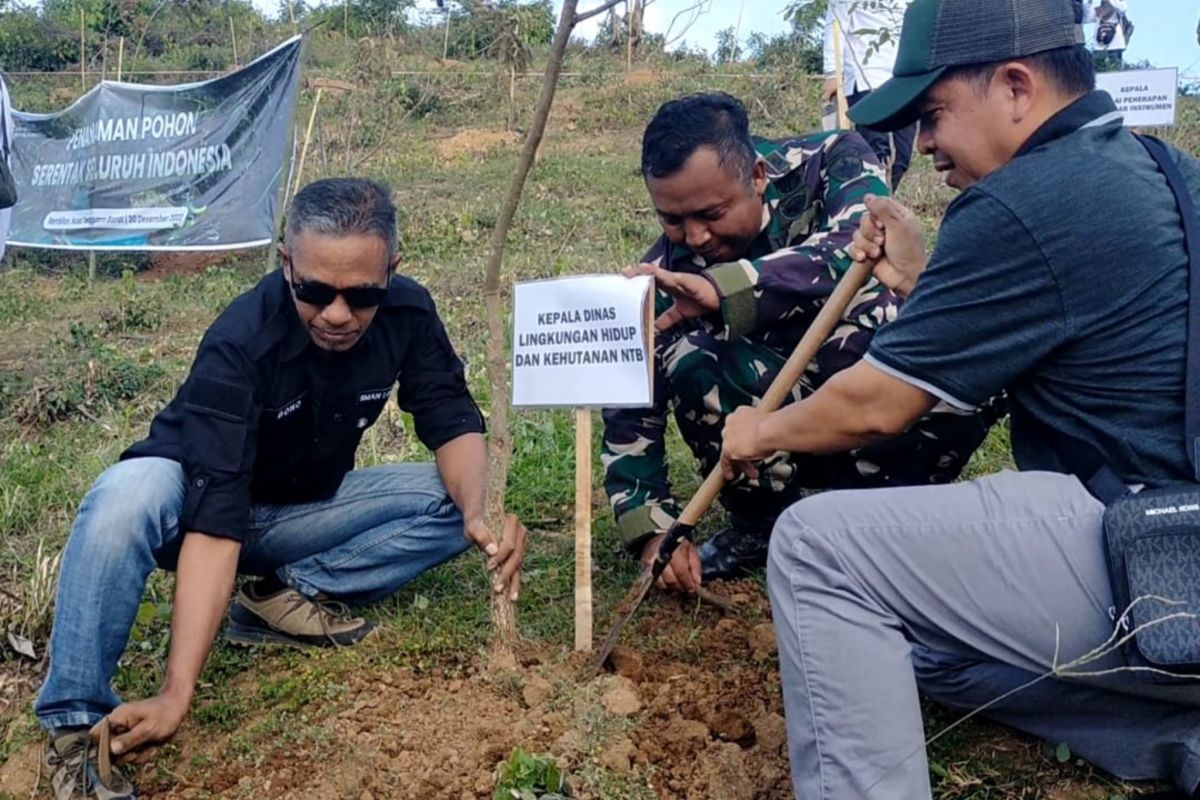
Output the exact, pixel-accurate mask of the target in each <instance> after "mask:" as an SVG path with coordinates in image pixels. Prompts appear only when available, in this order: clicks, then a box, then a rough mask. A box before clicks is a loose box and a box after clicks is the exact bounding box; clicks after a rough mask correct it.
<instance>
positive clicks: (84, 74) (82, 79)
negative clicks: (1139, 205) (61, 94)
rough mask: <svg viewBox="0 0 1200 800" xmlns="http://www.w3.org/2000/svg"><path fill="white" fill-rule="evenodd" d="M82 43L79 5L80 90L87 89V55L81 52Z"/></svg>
mask: <svg viewBox="0 0 1200 800" xmlns="http://www.w3.org/2000/svg"><path fill="white" fill-rule="evenodd" d="M84 45H85V43H84V38H83V6H80V7H79V91H80V92H86V91H87V68H86V66H85V64H86V62H87V56H86V55H85V54H84V52H83V48H84Z"/></svg>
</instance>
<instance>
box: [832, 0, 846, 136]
mask: <svg viewBox="0 0 1200 800" xmlns="http://www.w3.org/2000/svg"><path fill="white" fill-rule="evenodd" d="M833 53H834V63H835V64H836V67H835V69H836V70H837V74H836V79H837V115H838V127H839V128H841V129H843V130H849V129H850V113H849V111H850V109H849V106H848V105H847V103H846V81H845V76H844V75H843V74H842V69H843V67H844V64H843V57H842V56H843V54H842V21H841V20H840V19H838V18H837V17H836V16H834V18H833Z"/></svg>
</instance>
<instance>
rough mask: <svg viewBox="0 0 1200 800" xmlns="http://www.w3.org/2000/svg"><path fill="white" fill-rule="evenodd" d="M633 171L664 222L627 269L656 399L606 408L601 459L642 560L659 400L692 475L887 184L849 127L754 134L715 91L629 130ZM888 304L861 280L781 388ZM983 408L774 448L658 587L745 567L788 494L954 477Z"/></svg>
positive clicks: (814, 304)
mask: <svg viewBox="0 0 1200 800" xmlns="http://www.w3.org/2000/svg"><path fill="white" fill-rule="evenodd" d="M642 171H643V175H644V176H645V178H646V182H647V187H648V189H649V190H650V195H651V199H652V200H653V201H654V205H655V208H656V210H657V211H658V214H659V221H660V223H661V224H662V226H663V231H664V233H663V236H662V237H661V238H660V239H659V241H658V242H657V243H656V244H655V245H654V246H653V247H652V248H651V249H650V251H649V252H648V253H647V254H646V255H645V256H644V257H643V259H642V261H643V262H644V263H643V264H642V265H641V266H640V267H638V268H636V269H633V270H627V274H635V273H636V274H654V275H655V276H656V283H657V287H658V291H657V297H656V301H657V302H656V313H657V322H656V325H655V327H656V330H657V334H656V339H655V381H654V388H655V403H654V407H653V408H650V409H609V410H606V411H605V412H604V423H605V429H604V449H603V452H602V456H601V457H602V460H603V462H604V466H605V470H606V475H605V488H606V489H607V491H608V495H609V498H610V501H611V503H612V507H613V511H614V513H615V514H616V517H617V521H618V525H619V527H620V530H621V533H622V536H623V539H624V540H625V542H626V545H627V546H628V547H629V549H630V550H631V551H633V552H642V553H643V558H647V557H649V556H650V555H651V554H652V553H653V552H655V551H656V550H657V539H656V538H655V535H656V534H660V533H661V532H662V531H664V530H665V529H666V528H668V527H669V526H670V524H671V522H672V521H673V520H674V519H675V517H676V515H677V514H678V512H679V507H678V505H677V504H676V501H675V500H674V498H673V497H672V494H671V484H670V481H669V479H668V476H667V468H666V461H665V434H666V425H667V414H668V410H673V411H674V415H675V420H676V423H677V425H678V426H679V430H680V433H681V434H682V436H683V438H684V440H685V441H686V442H687V444H688V445H689V447H690V448H691V450H692V452H693V453H694V454H695V456H696V458H697V460H698V461H699V466H700V469H701V471H702V472H704V473H707V472H708V471H709V470H711V469H712V468H713V467H714V466H715V465H716V464H717V463H718V462H719V459H720V452H721V429H722V427H723V425H724V421H725V417H726V415H727V414H729V413H730V412H732V411H733V409H735V408H737V407H738V406H742V405H750V404H756V403H758V401H759V400H760V399H761V398H762V396H763V394H764V393H765V391H766V388H767V386H768V385H769V384H770V382H771V380H772V379H773V378H774V377H775V375H776V373H777V372H778V371H779V369H780V368H781V367H782V366H783V363H784V361H785V360H786V359H787V357H788V355H789V354H790V353H791V352H792V350H793V349H794V347H795V346H796V343H797V342H798V341H799V340H800V338H801V337H802V336H803V335H804V332H805V331H806V330H807V328H808V326H809V325H810V324H811V323H812V321H813V319H815V317H816V315H817V313H818V311H819V310H820V309H821V307H822V305H823V304H824V302H825V300H826V298H828V296H829V295H830V293H831V292H832V291H833V288H834V286H835V285H836V283H837V281H838V279H839V278H840V277H841V276H842V275H843V274H844V273H845V272H846V270H847V269H848V268H849V266H850V259H849V258H848V256H847V255H846V252H845V248H846V247H847V246H848V245H849V244H850V242H851V239H852V237H853V234H854V231H855V230H856V229H857V227H858V220H859V217H860V216H861V215H862V213H863V212H864V211H865V206H864V205H863V197H864V196H865V195H867V194H868V193H870V194H876V195H886V194H887V186H886V185H885V183H884V181H883V169H882V167H881V166H880V165H879V162H878V160H877V159H876V157H875V155H874V154H873V153H872V151H871V149H870V147H869V146H868V145H867V143H866V142H865V141H864V140H863V139H862V138H861V137H860V136H859V135H857V134H854V133H846V132H831V133H818V134H813V135H809V136H800V137H795V138H790V139H783V140H779V141H768V140H765V139H752V138H751V137H750V135H749V132H748V127H747V121H746V113H745V109H744V108H743V107H742V105H741V103H739V102H738V101H737V100H736V99H734V98H732V97H730V96H728V95H723V94H710V95H694V96H689V97H684V98H681V99H678V100H675V101H672V102H670V103H667V104H666V105H664V106H663V107H662V108H660V109H659V111H658V114H657V115H656V116H655V119H654V120H653V121H652V122H651V123H650V126H649V127H648V128H647V130H646V134H645V137H644V139H643V151H642ZM714 290H715V291H714ZM899 306H900V300H899V298H898V297H897V296H896V295H895V294H893V293H892V292H891V291H890V290H888V289H886V288H884V287H883V286H882V285H880V284H879V283H878V282H876V281H875V280H873V279H872V281H871V282H870V283H869V284H868V285H867V286H866V287H864V289H863V290H862V291H861V292H860V293H859V294H858V295H857V296H856V297H855V298H854V300H853V301H852V302H851V304H850V307H849V309H848V310H847V312H846V313H845V315H844V317H843V319H842V322H841V324H840V325H839V326H838V327H837V329H836V330H835V332H834V333H833V335H832V336H831V337H830V339H829V340H828V341H827V342H825V344H824V345H823V346H822V347H821V348H820V350H819V351H818V353H817V355H816V357H815V358H814V359H813V361H812V363H811V364H810V365H809V367H808V369H807V371H806V372H805V374H804V376H803V378H802V379H801V381H800V383H798V384H797V385H796V386H795V387H794V388H793V390H792V393H791V398H790V399H789V400H788V402H791V401H793V400H795V399H799V398H802V397H806V396H807V395H809V394H811V393H812V392H813V391H815V390H816V389H817V387H819V386H820V385H821V384H822V383H823V382H824V381H825V380H827V379H828V378H829V376H831V375H833V374H834V373H836V372H838V371H839V370H842V369H845V368H846V367H848V366H850V365H852V364H853V363H855V362H856V361H858V360H859V359H860V358H861V357H862V355H863V354H864V353H865V352H866V350H867V345H868V343H869V342H870V340H871V336H872V334H873V333H874V331H875V330H876V329H877V328H878V327H879V326H880V325H881V324H883V323H885V322H887V321H888V320H890V319H892V318H894V317H895V315H896V313H897V311H898V309H899ZM998 410H999V409H998V408H997V407H996V406H995V405H993V406H989V407H988V408H985V409H982V410H980V411H978V412H976V413H968V414H964V413H962V412H956V411H953V410H951V409H950V408H949V407H946V409H945V410H944V411H943V410H941V409H939V410H937V411H935V412H934V413H931V414H930V415H928V416H927V417H925V418H923V419H922V420H921V421H920V422H918V423H917V424H916V425H915V426H913V428H911V429H910V430H909V431H908V432H907V433H906V434H904V435H903V436H901V437H899V438H898V439H893V440H889V441H888V442H886V443H883V444H879V445H872V446H870V447H867V448H863V449H861V450H859V451H857V452H854V453H848V454H836V455H825V456H818V455H809V454H791V453H779V454H776V456H774V457H773V458H771V459H768V460H767V461H766V462H765V463H764V464H762V465H760V467H759V472H758V476H757V478H755V479H748V478H745V477H743V478H741V479H739V480H738V481H736V482H734V483H732V484H730V485H728V486H726V488H725V490H724V491H723V492H722V495H721V502H722V504H723V505H724V506H725V508H726V510H727V511H728V512H729V515H730V522H731V526H730V528H728V529H726V530H723V531H721V532H720V533H718V534H716V535H715V536H714V537H712V538H711V539H709V540H708V541H707V542H705V543H704V544H703V545H702V546H701V547H700V548H698V549H695V548H691V547H690V546H689V545H685V546H683V547H681V548H680V550H681V552H680V553H678V554H677V556H676V560H675V561H673V562H672V567H671V568H668V570H667V572H666V574H665V575H664V580H663V585H664V586H665V587H666V588H682V589H693V588H694V587H695V586H696V585H697V583H696V580H697V579H698V578H702V579H703V580H704V581H708V580H713V579H716V578H728V577H734V576H737V575H740V574H741V573H742V571H743V570H744V569H746V568H756V567H759V566H761V565H762V564H763V563H764V561H765V558H766V547H767V540H768V537H769V535H770V531H771V527H772V526H773V524H774V522H775V519H776V517H778V515H779V513H780V512H781V511H782V510H783V509H784V508H785V507H787V506H788V505H790V504H791V503H793V502H795V501H796V500H797V499H798V498H799V496H800V493H801V492H802V491H803V490H809V489H827V488H847V487H875V486H889V485H909V484H922V483H940V482H947V481H950V480H952V479H954V478H955V477H956V476H957V475H958V473H959V471H960V470H961V469H962V467H963V466H964V465H965V464H966V462H967V459H968V458H969V457H970V455H971V453H972V452H974V450H975V448H976V447H977V446H978V445H979V443H980V442H981V441H982V440H983V437H984V435H985V434H986V432H987V429H988V427H989V426H990V425H991V424H992V422H994V421H995V418H996V414H997V412H998ZM676 565H687V567H683V566H679V567H677V566H676Z"/></svg>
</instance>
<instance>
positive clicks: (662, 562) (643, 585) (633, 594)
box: [596, 520, 696, 672]
mask: <svg viewBox="0 0 1200 800" xmlns="http://www.w3.org/2000/svg"><path fill="white" fill-rule="evenodd" d="M695 530H696V529H695V527H694V526H692V525H688V524H686V523H683V522H680V521H678V520H677V521H676V522H675V523H674V524H673V525H671V527H670V529H668V530H667V536H666V538H665V539H663V540H662V544H660V545H659V546H658V555H656V556H655V557H654V561H652V562H651V563H649V564H645V565H643V566H642V571H641V572H640V573H638V577H637V580H636V581H635V582H634V584H633V588H631V589H630V590H629V591H628V592H627V593H626V594H625V597H624V598H622V600H621V602H620V604H618V605H617V609H616V611H614V612H613V624H612V628H611V629H609V631H608V635H607V636H605V637H604V641H603V642H601V643H600V649H599V650H597V651H596V671H597V672H599V671H600V670H601V669H603V668H604V662H605V661H607V660H608V657H609V655H610V654H612V650H613V647H615V646H616V644H617V640H618V639H620V638H621V631H622V630H624V628H625V626H626V625H627V624H628V623H629V620H631V619H633V615H634V614H636V613H637V610H638V606H640V605H641V604H642V601H643V600H645V599H646V595H647V594H648V593H649V592H650V587H651V586H653V585H654V582H655V581H656V580H658V577H659V576H660V575H662V574H663V570H665V569H666V568H667V564H670V563H671V556H673V555H675V550H676V549H677V548H678V547H679V543H680V542H682V541H683V540H684V539H689V540H690V539H691V538H692V535H693V534H694V533H695Z"/></svg>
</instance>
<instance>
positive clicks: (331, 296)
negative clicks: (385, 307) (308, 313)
mask: <svg viewBox="0 0 1200 800" xmlns="http://www.w3.org/2000/svg"><path fill="white" fill-rule="evenodd" d="M284 261H285V262H286V263H287V265H288V283H290V284H291V285H292V292H293V293H294V294H295V295H296V299H297V300H299V301H300V302H301V303H307V304H308V305H310V306H317V307H318V308H325V306H327V305H329V304H330V303H332V302H333V301H334V300H336V299H337V296H338V295H339V294H340V295H341V296H342V297H343V298H345V300H346V305H348V306H350V307H351V308H375V307H376V306H379V305H382V304H383V301H384V299H385V298H386V297H387V287H386V286H351V287H350V288H348V289H337V288H334V287H333V286H330V285H329V284H327V283H321V282H320V281H296V279H295V273H296V268H295V265H294V264H293V263H292V260H291V258H290V257H288V256H284Z"/></svg>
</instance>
